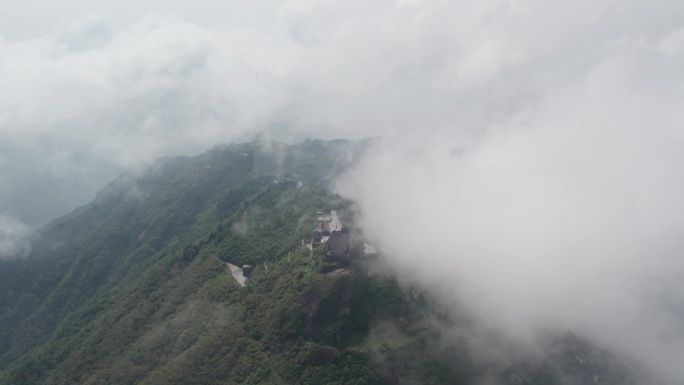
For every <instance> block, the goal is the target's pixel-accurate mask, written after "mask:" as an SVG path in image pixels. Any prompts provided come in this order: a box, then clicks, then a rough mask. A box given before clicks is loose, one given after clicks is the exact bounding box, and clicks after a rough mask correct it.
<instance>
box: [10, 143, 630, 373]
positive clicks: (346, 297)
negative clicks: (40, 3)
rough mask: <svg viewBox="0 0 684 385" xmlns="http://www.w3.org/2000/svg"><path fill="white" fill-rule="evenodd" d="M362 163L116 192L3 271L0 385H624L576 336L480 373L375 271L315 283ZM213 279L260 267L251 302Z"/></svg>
mask: <svg viewBox="0 0 684 385" xmlns="http://www.w3.org/2000/svg"><path fill="white" fill-rule="evenodd" d="M363 146H364V144H363V143H352V142H346V141H331V142H322V141H307V142H304V143H301V144H299V145H284V144H278V143H264V142H255V143H247V144H240V145H235V144H233V145H226V146H218V147H216V148H214V149H212V150H210V151H208V152H207V153H205V154H202V155H200V156H197V157H192V158H188V157H180V158H172V159H164V160H161V161H159V162H157V163H156V164H155V165H153V166H152V167H150V168H148V169H145V170H142V171H139V172H136V173H129V174H126V175H123V176H122V177H121V178H119V179H117V180H116V181H114V182H113V183H112V184H110V185H109V186H108V187H106V188H105V189H103V190H102V191H101V192H100V193H99V194H98V196H97V198H96V199H95V200H94V201H93V202H92V203H91V204H89V205H88V206H85V207H83V208H81V209H78V210H76V211H75V212H74V213H72V214H70V215H67V216H65V217H63V218H60V219H58V220H55V221H54V222H53V223H51V224H49V225H48V226H46V227H45V228H44V229H42V230H41V231H40V233H39V234H37V235H36V237H35V239H34V240H33V242H32V245H33V248H32V251H31V252H30V254H29V255H27V256H24V257H22V258H18V259H13V260H6V261H1V262H0V383H2V384H234V383H247V384H261V383H264V384H279V383H282V384H285V383H288V384H372V383H395V384H419V383H430V384H438V383H443V384H470V383H473V384H475V383H480V382H481V381H496V382H498V383H510V384H522V383H526V384H527V383H530V384H532V383H537V384H561V383H566V381H567V379H568V378H571V379H572V381H574V382H571V383H587V384H589V383H595V381H597V378H600V380H601V382H600V383H606V384H627V383H632V379H631V378H632V374H630V373H629V372H628V371H627V370H626V369H625V368H624V366H622V365H620V364H619V363H618V362H617V361H616V360H615V359H613V358H612V357H611V356H610V355H609V354H607V353H605V352H602V351H600V350H598V349H594V348H591V347H590V346H589V345H588V344H586V343H585V342H583V341H581V340H579V339H577V338H575V337H572V336H566V337H563V338H559V339H556V340H554V342H553V343H550V344H549V346H550V349H551V351H552V352H553V353H552V354H551V355H550V356H548V357H546V358H542V359H520V360H518V361H515V360H514V361H511V362H500V361H495V360H489V361H487V360H485V361H482V360H479V359H477V358H475V357H473V354H472V351H471V346H469V343H470V342H471V341H470V340H469V339H468V338H467V337H466V336H467V333H466V334H463V332H462V330H468V327H469V326H468V325H469V323H468V322H469V321H468V320H467V317H461V316H460V315H459V316H455V315H453V314H449V313H448V312H446V311H443V310H441V308H440V306H439V304H438V303H437V302H436V301H434V300H433V299H431V297H430V296H429V295H428V294H427V293H424V292H423V291H422V290H421V288H420V286H419V285H418V284H417V283H413V282H411V281H410V279H397V278H395V277H394V276H393V275H391V274H385V273H382V274H380V273H377V271H378V266H380V265H382V262H381V261H378V260H361V259H359V260H355V261H354V263H352V264H351V265H350V266H348V267H346V268H343V269H337V270H334V271H332V272H329V273H326V274H323V273H322V272H321V270H320V267H321V258H320V257H321V250H320V248H318V249H314V251H313V252H310V251H309V249H307V248H306V247H303V246H302V240H305V242H308V241H309V239H310V236H311V229H312V224H313V223H314V215H315V213H316V211H317V210H337V211H338V212H340V214H341V216H342V218H343V221H345V222H346V223H345V224H346V225H347V226H348V227H350V228H353V217H354V208H353V205H352V202H349V201H346V200H344V199H342V198H340V197H339V196H336V195H334V194H331V193H330V192H329V191H328V190H327V185H328V183H329V181H330V180H331V179H332V178H334V176H335V175H337V174H338V173H339V172H340V171H342V170H343V169H344V168H345V167H346V166H347V165H348V164H349V162H353V161H354V159H355V158H356V157H357V156H358V154H359V152H360V151H361V150H362V148H363ZM225 262H231V263H233V264H236V265H242V264H252V265H253V266H254V267H255V268H254V272H253V273H252V276H251V278H250V280H249V282H248V284H247V285H246V286H245V287H240V286H239V285H238V284H237V283H236V281H235V280H234V278H233V276H232V275H231V273H230V270H229V269H228V268H227V267H226V265H225ZM456 320H458V321H456ZM454 330H461V332H460V333H461V334H457V335H456V336H457V337H454V336H455V334H454V333H453V331H454ZM458 336H460V337H458ZM458 338H462V339H463V341H462V342H461V343H459V342H458ZM449 340H451V342H452V343H446V342H445V341H449ZM580 355H581V356H582V357H583V358H582V360H584V362H582V363H581V365H579V364H578V363H577V360H576V358H575V357H578V356H580ZM496 382H490V383H496Z"/></svg>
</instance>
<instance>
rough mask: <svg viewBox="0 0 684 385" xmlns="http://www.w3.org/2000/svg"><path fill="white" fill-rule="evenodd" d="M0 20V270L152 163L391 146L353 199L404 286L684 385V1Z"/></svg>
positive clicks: (231, 5) (40, 8) (50, 15)
mask: <svg viewBox="0 0 684 385" xmlns="http://www.w3.org/2000/svg"><path fill="white" fill-rule="evenodd" d="M2 2H3V4H2V12H0V249H1V250H5V251H8V250H11V249H12V248H13V245H14V243H13V241H14V240H16V239H18V238H20V237H21V236H23V235H25V234H27V233H28V232H29V231H30V229H31V228H35V227H36V226H39V225H41V224H43V223H45V222H46V221H48V220H50V219H52V218H54V217H56V216H58V215H61V214H64V213H66V212H68V211H70V210H72V209H73V208H75V207H77V206H79V205H82V204H85V203H87V202H88V201H89V200H90V199H91V198H92V197H93V196H94V193H95V192H96V191H97V189H99V188H100V187H101V186H102V185H103V184H105V183H106V182H108V181H109V180H111V179H112V178H113V177H115V176H116V175H117V174H118V173H119V172H121V171H122V170H123V169H125V168H128V167H135V166H137V165H139V164H145V163H147V162H150V161H152V160H153V159H156V158H158V157H160V156H166V155H180V154H194V153H198V152H201V151H203V150H205V149H207V148H209V147H211V146H212V145H214V144H216V143H222V142H228V141H239V140H248V139H250V138H251V137H252V136H253V135H254V133H255V132H264V131H265V132H269V133H270V134H272V135H273V136H274V137H277V138H281V139H287V140H300V139H303V138H307V137H317V138H322V139H329V138H335V137H346V138H350V139H358V138H362V137H367V136H382V137H383V138H385V140H384V142H383V143H382V144H381V145H380V146H379V147H378V149H377V150H376V151H375V152H374V153H373V154H372V155H371V156H370V157H369V158H368V159H366V161H365V162H363V163H362V164H361V165H360V166H359V168H358V169H356V170H354V171H353V172H352V173H350V174H349V175H347V176H346V177H345V178H344V179H343V180H341V181H340V182H339V185H338V190H339V191H340V192H342V193H344V194H345V195H347V196H349V197H351V198H354V199H356V200H357V201H358V202H359V203H360V205H361V207H362V209H363V212H364V217H363V221H362V224H363V225H364V226H365V228H366V231H367V232H368V234H369V235H370V236H372V237H373V239H374V241H375V242H376V243H377V244H378V245H379V246H380V247H381V248H383V249H385V250H387V251H389V252H391V253H390V254H391V255H392V258H393V260H394V261H395V262H396V263H397V264H398V265H400V266H401V265H407V264H409V263H411V262H412V261H414V260H415V256H421V258H423V260H424V261H425V262H426V264H425V266H434V265H431V264H435V265H438V266H441V267H444V268H439V269H434V268H432V269H431V268H428V267H426V268H425V269H418V272H419V274H422V275H423V276H424V277H426V278H428V279H430V280H431V281H433V282H437V283H443V286H444V287H447V286H448V285H449V284H451V283H452V282H458V288H456V287H454V288H453V292H454V293H456V292H458V298H459V300H462V301H463V302H465V303H468V304H470V307H471V308H472V311H473V312H475V313H477V314H480V315H482V318H483V319H488V320H490V321H491V322H492V324H493V325H492V327H499V328H504V329H507V330H509V331H511V333H522V334H524V333H530V332H531V325H538V324H540V323H545V322H555V323H558V324H561V325H562V326H563V327H565V328H569V329H571V330H575V331H577V332H581V333H583V334H584V335H589V336H591V337H592V338H594V339H596V340H599V341H601V342H602V343H603V344H604V345H606V346H613V347H615V348H616V349H618V350H621V351H630V350H636V351H637V353H636V355H637V356H639V357H637V358H639V359H640V360H642V361H643V362H646V363H647V364H648V365H649V366H650V367H651V368H652V369H653V370H656V371H658V372H659V373H661V374H660V375H661V376H662V377H663V378H666V379H668V380H669V381H671V382H673V381H674V382H673V383H677V382H676V379H680V380H681V379H682V378H684V372H682V369H681V365H680V363H681V362H684V342H683V341H684V338H682V335H683V334H684V333H683V330H684V324H683V323H682V314H684V311H683V310H682V309H684V299H683V297H682V295H681V293H682V292H683V289H684V288H682V284H681V282H684V267H683V266H682V258H681V254H682V246H683V245H682V241H681V239H684V237H682V236H681V235H682V233H683V232H684V223H682V222H683V221H684V220H683V219H682V218H684V207H683V206H682V203H681V197H682V196H684V172H683V171H684V170H683V169H682V168H683V166H682V165H684V151H682V149H683V145H684V103H683V102H684V2H681V1H676V0H673V1H665V0H656V1H644V0H642V1H632V0H625V1H613V0H604V1H596V0H576V1H548V0H544V1H542V0H509V1H504V0H487V1H481V0H479V1H460V2H444V1H417V0H400V1H384V0H371V1H284V2H283V1H268V2H266V1H261V2H219V1H208V0H204V1H193V2H186V1H183V2H181V1H156V0H138V1H135V2H134V1H128V0H120V1H117V2H114V1H104V0H99V1H85V0H79V1H62V2H60V4H59V5H58V6H57V5H55V4H53V3H50V2H46V1H44V0H30V1H22V2H9V1H6V0H2ZM245 3H257V4H245ZM388 197H393V198H395V199H388ZM434 238H437V239H445V240H448V242H433V241H432V240H433V239H434ZM413 267H414V268H415V266H413ZM454 278H457V279H454ZM497 323H499V325H496V324H497ZM636 347H639V349H636ZM632 353H633V352H632ZM679 383H681V381H680V382H679Z"/></svg>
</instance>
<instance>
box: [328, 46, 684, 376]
mask: <svg viewBox="0 0 684 385" xmlns="http://www.w3.org/2000/svg"><path fill="white" fill-rule="evenodd" d="M656 59H657V58H656ZM661 59H663V60H662V61H661V62H658V61H657V60H651V62H649V63H648V65H647V66H644V65H641V64H640V63H637V62H632V63H631V64H633V66H632V68H630V69H628V70H624V68H623V67H621V66H616V65H615V63H614V62H611V61H608V62H606V63H605V65H603V66H601V67H600V68H599V69H598V70H596V71H594V72H593V73H591V74H590V75H589V76H587V79H585V80H584V81H583V82H580V83H577V84H576V85H574V86H573V87H568V88H565V89H562V90H558V91H557V92H554V93H551V94H549V96H548V97H547V98H545V100H543V101H542V102H541V103H539V104H538V105H537V106H535V108H533V109H529V110H525V111H522V112H521V113H519V114H517V115H515V116H513V117H512V118H511V119H510V120H508V121H506V122H503V123H501V124H497V125H492V126H491V127H490V129H489V130H488V131H487V133H485V134H483V135H481V136H475V137H469V138H467V139H464V138H463V137H459V136H457V135H455V134H453V132H458V130H445V131H440V132H435V131H424V132H421V133H416V134H415V135H413V136H411V138H410V139H408V138H407V137H406V136H394V137H389V138H385V139H384V140H382V141H380V142H379V143H378V144H377V146H376V147H375V148H374V149H373V150H372V151H369V152H368V155H367V157H366V158H365V159H364V161H363V162H361V163H360V165H359V166H358V167H356V168H355V169H354V170H352V171H350V172H349V173H348V174H347V175H346V176H344V177H343V178H342V179H341V180H339V181H338V184H337V189H338V191H339V192H340V193H342V194H343V195H345V196H347V197H349V198H352V199H354V200H356V201H357V202H358V203H359V205H360V208H361V212H362V215H361V219H360V221H361V223H360V225H361V226H362V227H363V228H364V229H365V232H366V233H367V235H368V236H369V237H370V239H371V240H372V241H374V242H376V243H377V245H378V246H379V247H380V249H381V250H382V251H383V252H384V253H385V254H386V256H387V257H388V259H389V260H390V261H391V262H392V263H394V264H397V265H399V266H401V269H403V271H404V272H406V273H411V274H415V275H416V276H418V277H419V278H420V279H421V280H422V281H423V282H424V283H425V285H426V286H429V287H433V288H436V289H435V291H436V292H437V293H439V294H440V295H441V296H442V297H444V299H445V300H446V301H447V302H451V303H454V304H458V306H459V309H463V308H466V309H468V311H470V312H472V313H473V314H475V315H476V316H477V318H478V321H479V323H480V324H481V325H483V326H484V327H487V328H491V329H493V330H496V331H499V332H505V333H506V334H507V335H508V336H509V337H512V338H514V339H517V340H520V341H527V342H533V341H535V339H536V338H537V336H539V335H540V333H543V332H544V333H545V332H548V331H558V332H566V331H570V332H572V333H575V334H577V335H579V336H582V337H585V338H589V339H590V340H592V341H594V342H595V343H597V344H598V345H599V346H602V347H605V348H607V349H610V350H612V351H614V352H617V353H619V354H623V355H626V356H629V357H631V358H633V359H636V360H637V361H639V362H641V363H642V364H643V365H644V366H645V367H647V368H648V369H650V371H651V372H652V373H651V374H652V375H654V376H655V378H658V379H659V380H661V381H664V382H666V383H682V381H683V380H682V379H684V369H682V366H681V363H682V362H684V296H683V295H682V293H684V258H682V252H683V251H684V238H683V237H682V234H683V233H684V204H683V203H682V196H684V172H683V171H684V170H683V167H684V166H683V165H684V152H682V151H681V150H682V148H683V147H682V145H683V144H684V132H682V130H681V127H683V123H684V113H683V112H682V111H684V110H682V109H681V108H680V107H681V104H680V103H681V101H682V100H681V99H682V98H681V93H680V94H676V95H677V96H676V97H673V96H675V95H674V94H672V93H669V92H668V91H670V90H671V89H670V88H669V87H670V85H668V84H660V85H657V86H654V85H653V84H652V83H650V82H649V83H647V82H645V81H643V78H644V77H647V76H655V75H656V73H657V72H658V71H665V72H666V71H667V69H668V65H667V62H666V59H667V58H666V57H665V56H663V57H661ZM660 74H662V72H661V73H660Z"/></svg>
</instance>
